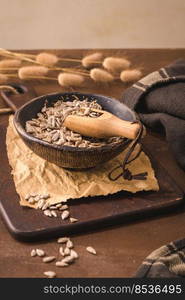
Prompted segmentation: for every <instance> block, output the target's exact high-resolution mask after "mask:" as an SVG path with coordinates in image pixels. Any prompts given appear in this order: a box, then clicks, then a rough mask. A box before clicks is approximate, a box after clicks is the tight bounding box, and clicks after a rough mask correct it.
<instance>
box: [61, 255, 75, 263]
mask: <svg viewBox="0 0 185 300" xmlns="http://www.w3.org/2000/svg"><path fill="white" fill-rule="evenodd" d="M73 261H74V257H73V256H71V255H69V256H66V257H65V258H63V259H62V262H63V263H67V264H69V263H72V262H73Z"/></svg>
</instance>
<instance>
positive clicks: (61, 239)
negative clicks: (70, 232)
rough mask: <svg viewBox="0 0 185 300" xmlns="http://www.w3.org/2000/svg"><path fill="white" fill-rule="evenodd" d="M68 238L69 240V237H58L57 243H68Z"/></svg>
mask: <svg viewBox="0 0 185 300" xmlns="http://www.w3.org/2000/svg"><path fill="white" fill-rule="evenodd" d="M68 240H69V238H68V237H61V238H58V240H57V243H59V244H63V243H67V241H68Z"/></svg>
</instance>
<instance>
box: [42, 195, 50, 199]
mask: <svg viewBox="0 0 185 300" xmlns="http://www.w3.org/2000/svg"><path fill="white" fill-rule="evenodd" d="M42 198H43V199H45V200H46V199H48V198H50V195H49V194H45V195H42Z"/></svg>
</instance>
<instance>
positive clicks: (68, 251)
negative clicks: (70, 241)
mask: <svg viewBox="0 0 185 300" xmlns="http://www.w3.org/2000/svg"><path fill="white" fill-rule="evenodd" d="M70 252H71V250H70V249H69V248H68V247H66V248H65V249H64V256H66V255H69V254H70Z"/></svg>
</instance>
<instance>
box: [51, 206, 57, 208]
mask: <svg viewBox="0 0 185 300" xmlns="http://www.w3.org/2000/svg"><path fill="white" fill-rule="evenodd" d="M49 209H57V207H56V206H50V207H49Z"/></svg>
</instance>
